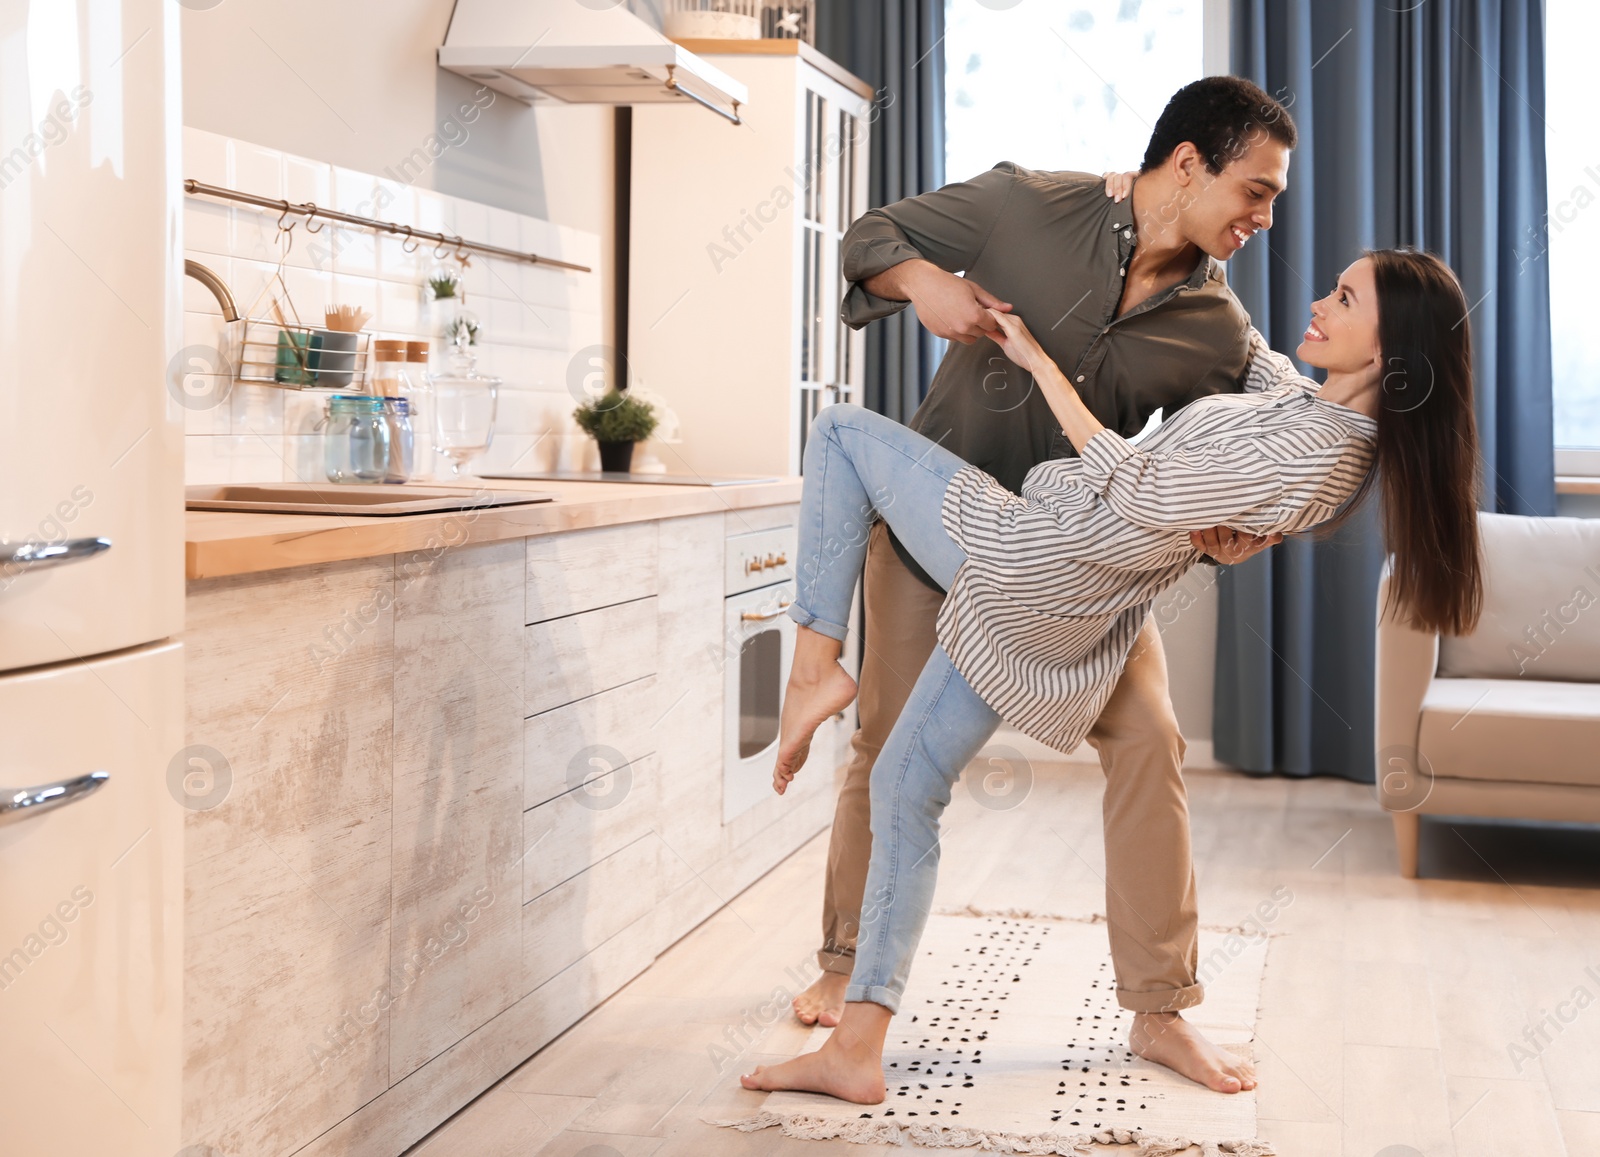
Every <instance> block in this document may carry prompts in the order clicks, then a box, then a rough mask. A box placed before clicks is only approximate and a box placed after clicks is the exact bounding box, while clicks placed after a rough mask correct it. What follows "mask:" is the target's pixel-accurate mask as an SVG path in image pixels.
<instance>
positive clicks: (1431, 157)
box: [1213, 0, 1555, 783]
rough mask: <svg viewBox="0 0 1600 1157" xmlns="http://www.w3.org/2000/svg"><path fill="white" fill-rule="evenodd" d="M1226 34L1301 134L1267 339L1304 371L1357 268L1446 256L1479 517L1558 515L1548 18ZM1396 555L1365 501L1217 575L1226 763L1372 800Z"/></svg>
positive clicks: (1414, 19) (1293, 7) (1221, 738)
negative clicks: (1467, 365)
mask: <svg viewBox="0 0 1600 1157" xmlns="http://www.w3.org/2000/svg"><path fill="white" fill-rule="evenodd" d="M1397 9H1399V11H1397ZM1232 17H1233V45H1232V52H1233V61H1232V63H1233V71H1234V72H1235V73H1236V74H1238V75H1240V76H1245V77H1249V78H1250V79H1251V80H1254V81H1255V82H1256V83H1257V84H1260V85H1261V86H1262V87H1263V88H1265V89H1266V90H1267V91H1268V92H1270V93H1272V94H1273V95H1274V96H1276V97H1278V99H1279V100H1281V101H1283V102H1284V103H1285V104H1286V105H1288V106H1289V110H1290V113H1291V114H1292V115H1293V116H1294V118H1295V122H1296V124H1297V125H1298V126H1299V128H1300V134H1301V141H1300V147H1299V149H1297V150H1296V152H1295V155H1294V159H1293V161H1292V162H1291V166H1290V177H1289V180H1290V187H1289V190H1288V192H1287V193H1286V194H1284V195H1283V196H1282V197H1281V198H1280V199H1279V200H1280V207H1279V208H1278V210H1277V213H1276V220H1275V221H1274V224H1273V227H1272V230H1271V231H1270V232H1269V233H1268V234H1266V235H1265V236H1264V237H1263V238H1262V239H1261V240H1258V241H1257V242H1255V243H1253V244H1252V245H1251V246H1250V247H1249V248H1248V249H1247V250H1246V251H1245V252H1244V253H1242V254H1240V255H1239V256H1238V257H1235V258H1234V259H1233V261H1232V262H1231V263H1230V271H1229V278H1230V281H1231V283H1232V285H1233V287H1234V289H1235V291H1236V292H1237V293H1238V294H1239V297H1240V299H1241V300H1242V301H1243V302H1244V304H1245V307H1246V308H1247V309H1249V310H1250V313H1251V315H1252V316H1253V317H1254V318H1255V321H1256V325H1257V326H1258V328H1260V330H1261V331H1262V333H1264V334H1265V335H1266V336H1267V339H1268V340H1269V341H1270V342H1271V343H1272V345H1273V348H1275V349H1279V350H1284V351H1292V350H1293V349H1294V348H1295V346H1297V345H1298V344H1299V340H1300V334H1301V332H1302V331H1303V328H1304V325H1305V322H1306V319H1307V318H1308V317H1309V316H1310V314H1309V307H1310V303H1311V301H1312V300H1313V298H1315V297H1318V296H1321V295H1322V294H1323V293H1325V292H1326V291H1327V290H1328V288H1329V287H1331V286H1332V285H1333V283H1334V281H1335V280H1336V278H1337V276H1338V273H1339V272H1340V270H1342V269H1343V268H1344V267H1345V266H1346V265H1348V264H1349V263H1350V262H1351V261H1353V260H1354V259H1355V258H1356V257H1357V256H1358V254H1359V253H1360V251H1361V249H1363V248H1367V247H1373V248H1381V247H1387V246H1393V245H1415V246H1419V247H1423V248H1427V249H1431V250H1433V251H1434V252H1436V253H1438V254H1439V255H1440V256H1442V257H1443V258H1445V260H1447V261H1448V262H1449V263H1450V264H1451V266H1452V267H1453V268H1454V269H1455V271H1456V273H1457V274H1458V275H1459V276H1460V278H1461V280H1462V284H1463V287H1464V288H1465V290H1466V294H1467V300H1468V302H1469V303H1473V310H1472V314H1471V318H1472V328H1473V341H1474V354H1475V368H1476V381H1475V388H1476V396H1477V418H1478V430H1479V434H1480V437H1481V439H1482V445H1483V454H1484V476H1483V491H1482V499H1481V502H1482V505H1483V507H1484V508H1485V509H1489V510H1497V511H1501V512H1505V513H1511V514H1525V515H1548V514H1553V513H1554V512H1555V480H1554V474H1555V468H1554V453H1553V433H1552V425H1551V392H1550V374H1551V370H1550V308H1549V306H1550V289H1549V278H1548V273H1547V267H1546V266H1545V264H1544V263H1543V261H1542V260H1540V261H1532V262H1530V261H1528V260H1527V259H1526V255H1527V254H1528V253H1529V252H1532V251H1534V250H1535V249H1536V248H1538V247H1536V245H1535V244H1534V241H1533V239H1535V238H1537V237H1539V236H1542V235H1543V220H1544V213H1545V211H1546V201H1545V158H1544V99H1545V97H1544V33H1543V11H1542V8H1541V5H1540V0H1432V2H1431V3H1425V4H1394V5H1381V4H1372V3H1369V2H1368V0H1315V3H1313V2H1312V0H1233V7H1232ZM1261 241H1264V242H1265V244H1262V243H1261ZM1383 555H1384V548H1383V544H1382V542H1381V536H1380V534H1379V531H1378V520H1377V507H1376V503H1375V502H1372V503H1368V504H1367V509H1366V510H1365V511H1364V512H1363V513H1362V514H1361V515H1360V516H1359V517H1357V518H1355V519H1352V521H1351V522H1350V523H1347V524H1346V526H1345V527H1344V528H1342V529H1341V531H1340V532H1339V534H1338V535H1337V536H1336V537H1335V538H1333V539H1331V540H1330V541H1328V542H1325V543H1315V544H1314V543H1311V542H1301V541H1293V542H1286V543H1284V544H1283V545H1282V546H1279V547H1275V548H1273V549H1272V550H1270V551H1267V552H1265V553H1264V554H1262V555H1260V556H1258V557H1257V558H1255V559H1252V560H1251V561H1250V562H1248V563H1245V564H1243V565H1241V566H1237V567H1233V568H1223V573H1222V574H1221V576H1220V577H1219V580H1218V584H1217V588H1218V593H1219V599H1220V605H1219V619H1218V626H1217V666H1216V707H1215V716H1214V718H1213V734H1214V742H1215V751H1216V756H1217V758H1218V759H1220V760H1222V761H1224V762H1226V763H1230V764H1233V765H1235V766H1237V767H1241V768H1244V769H1245V770H1248V771H1254V772H1279V773H1284V774H1290V775H1312V774H1318V773H1332V774H1335V775H1341V776H1344V777H1346V778H1347V779H1354V780H1359V781H1362V782H1368V783H1370V782H1372V778H1373V759H1374V752H1373V721H1372V680H1373V646H1374V642H1373V633H1374V629H1375V616H1376V606H1375V603H1376V598H1377V581H1378V573H1379V570H1380V568H1381V566H1382V562H1383Z"/></svg>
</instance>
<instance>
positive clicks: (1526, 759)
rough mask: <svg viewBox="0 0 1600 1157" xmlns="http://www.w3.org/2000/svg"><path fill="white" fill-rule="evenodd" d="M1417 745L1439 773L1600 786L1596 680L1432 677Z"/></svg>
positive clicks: (1599, 699) (1599, 692) (1599, 712)
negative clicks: (1558, 680) (1566, 680)
mask: <svg viewBox="0 0 1600 1157" xmlns="http://www.w3.org/2000/svg"><path fill="white" fill-rule="evenodd" d="M1597 610H1600V608H1597ZM1417 747H1418V749H1419V750H1420V751H1421V753H1422V755H1423V757H1424V758H1425V759H1426V760H1427V762H1428V765H1429V767H1430V768H1431V770H1432V772H1433V774H1434V775H1435V776H1438V777H1453V778H1458V779H1489V780H1502V781H1515V782H1519V783H1557V784H1573V785H1575V784H1582V785H1595V786H1600V683H1563V682H1555V681H1551V680H1535V679H1435V680H1434V681H1433V682H1432V684H1430V685H1429V687H1428V693H1427V694H1426V695H1425V696H1424V697H1423V700H1422V718H1421V721H1420V724H1419V728H1418V733H1417Z"/></svg>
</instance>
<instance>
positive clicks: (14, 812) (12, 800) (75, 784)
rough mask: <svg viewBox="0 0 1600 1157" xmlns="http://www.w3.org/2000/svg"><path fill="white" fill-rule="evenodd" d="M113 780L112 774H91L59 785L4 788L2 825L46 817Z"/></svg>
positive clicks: (0, 794)
mask: <svg viewBox="0 0 1600 1157" xmlns="http://www.w3.org/2000/svg"><path fill="white" fill-rule="evenodd" d="M110 779H111V774H110V772H105V771H91V772H90V773H89V774H88V775H80V776H78V777H77V778H76V779H63V780H61V781H59V782H58V783H46V784H41V785H40V786H38V787H24V788H19V789H16V790H13V789H11V788H0V824H8V823H15V822H16V821H17V820H25V819H29V818H30V817H32V816H36V815H42V814H44V813H45V812H47V811H52V810H54V809H55V808H58V807H65V806H66V805H67V804H69V803H77V802H78V801H79V800H80V799H83V798H84V797H85V796H90V795H93V794H94V793H95V792H97V791H99V790H100V789H101V788H102V787H104V786H105V785H106V783H107V782H109V781H110Z"/></svg>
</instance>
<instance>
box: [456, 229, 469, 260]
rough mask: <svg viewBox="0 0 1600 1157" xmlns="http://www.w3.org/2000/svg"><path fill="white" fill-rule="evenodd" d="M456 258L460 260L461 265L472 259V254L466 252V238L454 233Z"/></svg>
mask: <svg viewBox="0 0 1600 1157" xmlns="http://www.w3.org/2000/svg"><path fill="white" fill-rule="evenodd" d="M456 260H457V261H459V262H461V264H462V266H463V267H465V266H466V265H468V264H470V263H471V261H472V254H471V253H468V252H467V239H466V238H465V237H462V236H461V235H460V234H457V235H456Z"/></svg>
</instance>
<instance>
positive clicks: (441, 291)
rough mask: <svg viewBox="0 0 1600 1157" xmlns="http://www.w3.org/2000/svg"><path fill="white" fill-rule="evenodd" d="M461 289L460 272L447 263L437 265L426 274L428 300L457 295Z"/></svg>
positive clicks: (441, 299)
mask: <svg viewBox="0 0 1600 1157" xmlns="http://www.w3.org/2000/svg"><path fill="white" fill-rule="evenodd" d="M460 290H461V274H460V273H459V272H458V271H457V270H454V269H451V268H450V267H449V266H448V265H437V266H435V267H434V269H433V271H432V272H431V273H429V274H428V300H430V301H443V300H444V299H445V298H447V297H459V296H461V294H460Z"/></svg>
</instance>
